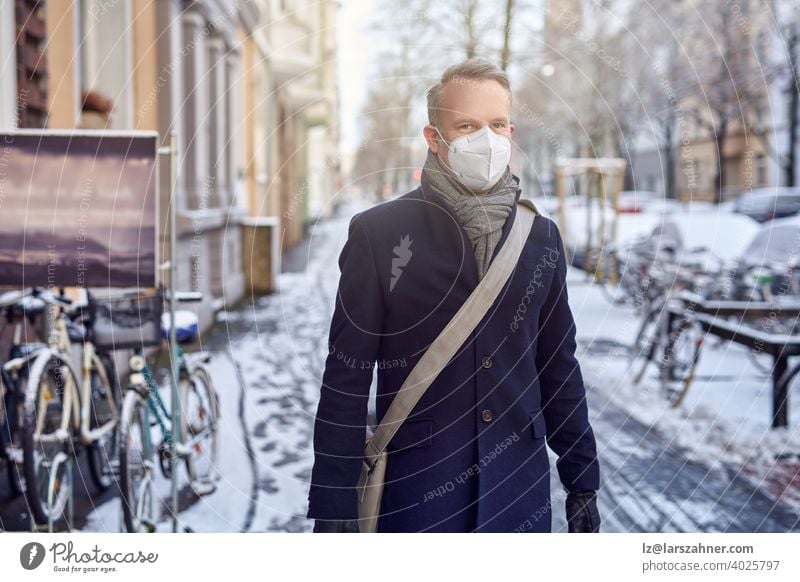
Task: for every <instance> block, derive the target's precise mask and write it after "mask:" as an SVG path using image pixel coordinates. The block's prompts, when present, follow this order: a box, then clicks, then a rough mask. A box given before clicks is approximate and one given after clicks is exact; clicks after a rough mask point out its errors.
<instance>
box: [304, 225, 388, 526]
mask: <svg viewBox="0 0 800 582" xmlns="http://www.w3.org/2000/svg"><path fill="white" fill-rule="evenodd" d="M339 269H340V271H341V276H340V279H339V288H338V291H337V294H336V304H335V307H334V313H333V317H332V319H331V326H330V334H329V341H328V355H327V357H326V361H325V371H324V373H323V376H322V387H321V389H320V399H319V404H318V407H317V414H316V418H315V421H314V436H313V443H314V466H313V469H312V473H311V485H310V489H309V497H308V501H309V503H308V514H307V517H308V518H314V519H316V518H321V519H356V518H357V517H358V505H357V493H356V486H357V484H358V479H359V476H360V473H361V464H362V459H363V454H364V442H365V439H366V436H367V435H366V417H367V402H368V399H369V391H370V385H371V384H372V375H373V369H374V362H375V361H376V359H377V356H378V350H379V345H380V332H381V330H382V325H383V307H384V303H383V294H382V289H381V285H380V282H379V280H378V277H377V274H376V270H375V260H374V257H373V255H372V250H371V247H370V242H369V237H368V236H367V234H366V231H365V227H364V225H363V224H362V223H361V220H360V218H359V215H356V216H355V217H353V219H352V220H351V221H350V227H349V234H348V239H347V242H346V243H345V245H344V248H343V249H342V252H341V255H340V256H339Z"/></svg>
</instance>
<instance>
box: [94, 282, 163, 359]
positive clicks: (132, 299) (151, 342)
mask: <svg viewBox="0 0 800 582" xmlns="http://www.w3.org/2000/svg"><path fill="white" fill-rule="evenodd" d="M89 306H90V315H91V326H92V339H93V340H94V344H95V346H96V347H97V348H99V349H102V350H125V349H136V348H146V347H153V346H158V345H160V344H161V314H162V312H163V310H164V297H163V293H162V292H161V290H160V289H159V290H149V291H147V292H142V293H133V294H132V293H130V292H128V293H126V294H122V295H119V296H114V295H112V294H109V295H104V296H102V297H97V296H94V295H90V296H89Z"/></svg>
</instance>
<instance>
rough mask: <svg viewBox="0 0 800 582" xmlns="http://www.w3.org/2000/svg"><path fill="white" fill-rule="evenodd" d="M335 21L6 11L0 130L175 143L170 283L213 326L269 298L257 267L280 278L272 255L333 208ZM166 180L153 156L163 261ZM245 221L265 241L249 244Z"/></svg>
mask: <svg viewBox="0 0 800 582" xmlns="http://www.w3.org/2000/svg"><path fill="white" fill-rule="evenodd" d="M337 10H338V3H337V2H333V1H322V2H311V1H305V0H295V1H292V0H236V1H233V0H230V1H229V0H111V1H109V0H74V1H66V0H1V1H0V12H1V13H0V58H2V62H3V63H4V65H3V66H2V70H1V71H0V75H1V76H0V126H2V127H3V128H6V129H8V128H16V127H42V128H50V129H75V128H92V129H109V130H125V129H137V130H139V129H141V130H156V131H158V132H159V134H160V136H161V140H162V145H168V144H169V136H170V134H171V133H174V134H175V136H176V141H177V179H176V183H175V201H176V205H175V206H176V211H177V232H176V235H177V241H178V246H177V251H176V257H175V260H176V263H177V281H176V283H177V287H178V288H179V289H183V290H195V291H202V292H203V294H204V297H205V300H204V302H203V304H202V306H201V307H199V309H198V315H199V316H200V319H201V325H202V327H203V328H206V327H208V326H209V325H210V324H211V323H212V322H213V321H214V314H215V312H216V311H218V310H220V309H222V308H224V307H226V306H230V305H232V304H234V303H235V302H237V301H239V300H240V299H241V298H242V297H243V296H245V295H246V294H248V293H249V292H258V291H264V290H269V289H270V288H274V281H272V282H271V284H267V285H248V282H249V281H250V273H249V272H248V268H249V266H250V265H251V264H252V263H253V260H254V258H258V257H260V256H264V255H266V256H268V257H270V258H271V259H272V260H271V261H270V268H271V270H272V272H271V276H272V277H273V278H274V274H275V272H276V269H277V268H279V262H280V260H279V259H280V253H281V252H282V251H283V250H285V249H287V248H289V247H291V246H294V245H295V244H297V243H298V242H300V240H302V238H303V237H304V235H305V232H306V230H307V227H308V224H309V222H310V221H311V220H314V219H316V218H318V217H322V216H325V215H326V214H328V213H329V212H330V210H331V204H330V201H331V200H333V199H335V191H336V189H337V187H338V184H339V182H340V179H339V163H338V119H337V115H338V92H337V87H336V80H335V56H336V44H335V34H334V24H335V23H334V20H335V17H336V11H337ZM168 167H169V166H168V164H167V158H166V157H162V159H161V172H160V208H159V210H160V222H161V225H160V226H161V228H160V229H159V232H160V242H161V248H160V255H161V257H163V258H164V259H165V260H167V259H169V246H168V244H167V242H168V240H169V223H168V220H167V217H168V211H169V204H170V200H169V192H170V180H169V172H168ZM254 219H255V220H256V222H253V220H254ZM259 221H260V222H259ZM254 224H257V225H259V227H258V229H256V230H259V229H263V227H265V226H266V227H268V229H269V231H270V236H267V237H266V238H265V237H259V238H258V241H259V242H258V243H257V244H258V246H256V247H254V246H253V244H255V243H254V240H255V239H254V238H253V237H252V230H253V229H252V228H251V227H252V225H254ZM265 245H266V246H268V247H270V248H264V246H265ZM276 245H278V246H277V247H276Z"/></svg>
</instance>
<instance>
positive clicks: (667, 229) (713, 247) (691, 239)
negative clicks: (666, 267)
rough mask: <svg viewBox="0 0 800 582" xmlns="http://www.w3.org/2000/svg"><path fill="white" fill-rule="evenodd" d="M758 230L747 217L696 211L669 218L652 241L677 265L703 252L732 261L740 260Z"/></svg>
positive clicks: (710, 211) (717, 258) (671, 215)
mask: <svg viewBox="0 0 800 582" xmlns="http://www.w3.org/2000/svg"><path fill="white" fill-rule="evenodd" d="M758 231H759V226H758V224H756V223H755V222H753V221H752V220H750V219H748V218H746V217H744V216H739V215H737V214H730V213H728V212H725V211H722V210H692V211H688V212H687V211H682V212H675V213H672V214H669V215H667V216H665V217H664V220H663V222H662V223H661V224H659V225H658V226H657V227H656V228H655V229H653V232H652V234H651V238H652V240H653V244H655V245H656V246H657V247H658V248H659V249H661V250H662V251H666V252H667V253H668V254H671V255H672V257H673V260H674V261H675V262H677V263H679V262H681V260H682V258H683V257H684V256H686V255H693V256H696V255H697V253H701V252H707V253H708V254H709V255H711V257H713V258H714V259H715V260H722V261H728V260H732V259H735V258H736V257H739V256H740V255H741V254H742V253H743V252H744V250H745V248H746V247H747V245H748V244H750V242H751V241H752V240H753V238H754V237H755V236H756V234H757V233H758ZM711 257H710V258H711Z"/></svg>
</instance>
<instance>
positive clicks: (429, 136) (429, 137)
mask: <svg viewBox="0 0 800 582" xmlns="http://www.w3.org/2000/svg"><path fill="white" fill-rule="evenodd" d="M422 135H423V136H425V141H426V142H427V144H428V147H429V148H430V149H431V151H432V152H433V153H435V154H438V153H439V147H440V146H441V143H442V142H441V141H439V134H438V133H436V128H434V127H433V126H432V125H430V124H428V125H426V126H425V127H423V128H422Z"/></svg>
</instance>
